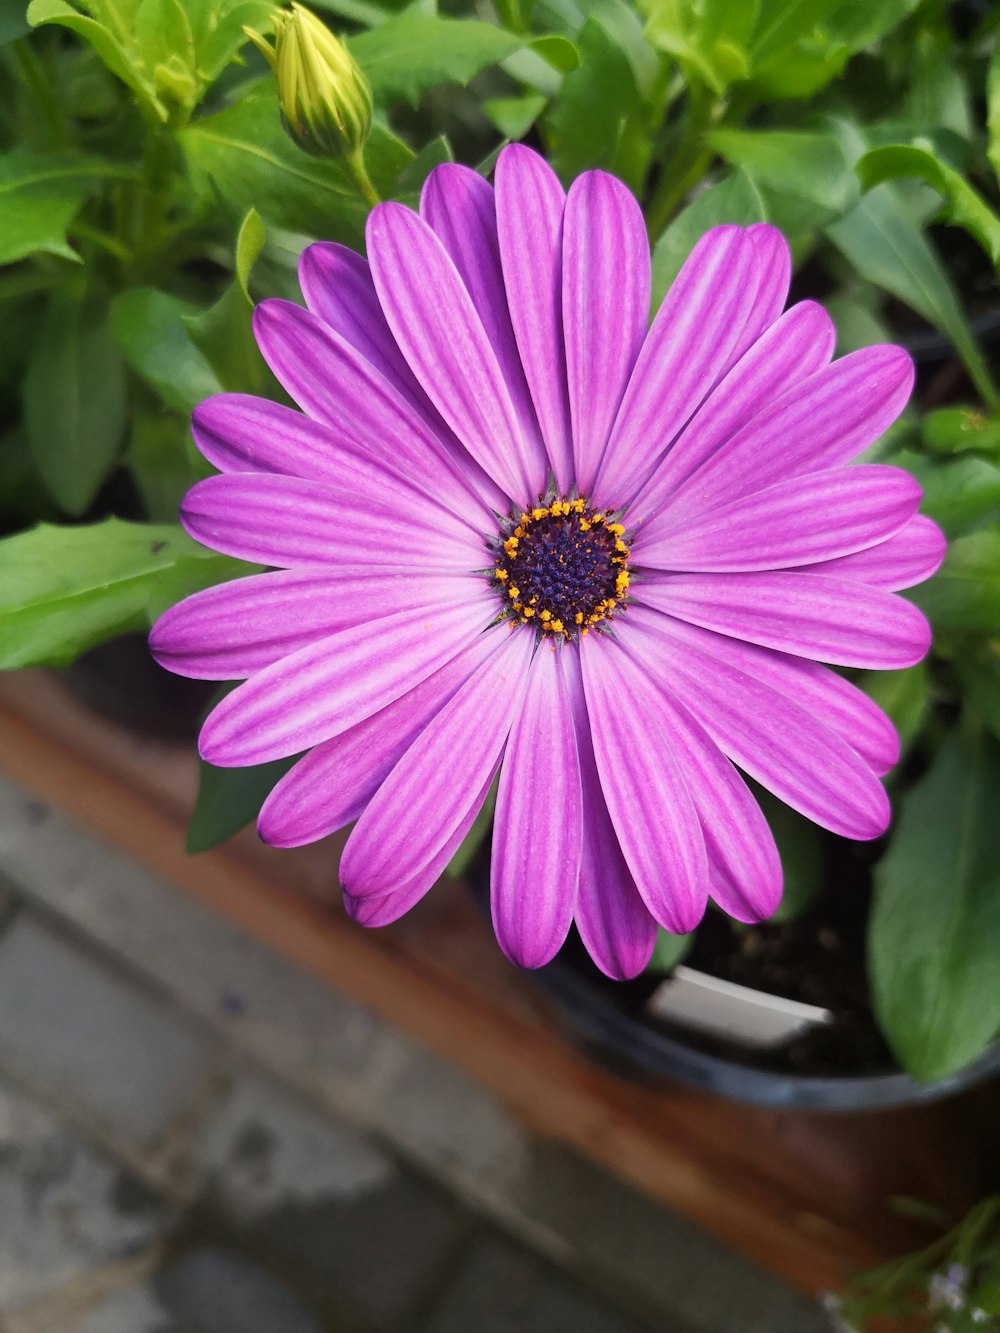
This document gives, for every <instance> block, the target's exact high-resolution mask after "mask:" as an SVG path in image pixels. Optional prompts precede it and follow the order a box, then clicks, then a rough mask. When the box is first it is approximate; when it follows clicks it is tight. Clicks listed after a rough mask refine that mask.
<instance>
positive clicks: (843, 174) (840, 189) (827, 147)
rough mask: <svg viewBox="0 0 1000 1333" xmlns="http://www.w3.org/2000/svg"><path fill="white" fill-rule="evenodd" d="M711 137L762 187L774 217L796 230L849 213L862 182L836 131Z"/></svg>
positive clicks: (716, 133) (735, 132) (739, 133)
mask: <svg viewBox="0 0 1000 1333" xmlns="http://www.w3.org/2000/svg"><path fill="white" fill-rule="evenodd" d="M708 142H709V143H710V144H711V146H712V147H713V148H714V149H715V150H716V152H718V153H720V154H721V156H722V157H724V158H725V160H726V161H727V162H728V163H730V165H731V166H734V167H739V168H741V169H742V170H743V171H745V172H746V174H747V175H748V176H749V177H750V179H751V180H752V181H753V182H754V184H755V185H756V186H757V187H758V188H759V189H760V190H761V191H762V192H764V191H766V192H767V193H766V196H765V198H766V202H767V204H768V210H769V213H770V215H771V217H772V220H773V221H775V222H776V223H777V224H778V225H779V226H781V227H782V229H783V230H784V231H786V232H789V233H792V234H795V233H798V232H802V231H809V230H811V229H812V228H814V227H818V226H822V225H823V224H825V223H827V222H830V221H832V220H833V219H834V218H838V217H840V216H842V214H844V213H845V212H846V211H847V209H848V208H850V207H851V205H852V204H853V203H854V202H855V200H856V199H857V197H858V183H857V179H856V178H855V176H854V173H853V172H852V171H851V169H850V166H849V164H848V162H847V159H846V158H845V157H844V152H843V149H842V148H841V146H840V144H839V142H838V141H837V139H836V137H835V136H834V135H832V134H821V133H809V132H806V131H804V130H716V131H714V133H712V134H710V135H709V136H708Z"/></svg>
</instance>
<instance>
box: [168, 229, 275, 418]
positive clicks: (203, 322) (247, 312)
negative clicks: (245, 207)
mask: <svg viewBox="0 0 1000 1333" xmlns="http://www.w3.org/2000/svg"><path fill="white" fill-rule="evenodd" d="M264 240H265V233H264V225H263V223H262V222H261V220H260V218H259V216H258V215H257V212H256V210H255V209H251V210H250V212H249V213H248V214H247V215H246V217H245V218H244V220H243V225H242V226H241V227H240V230H239V235H238V236H237V239H236V255H235V270H236V275H235V277H234V279H233V281H232V283H231V284H230V285H229V287H228V288H227V289H226V290H225V291H224V292H223V294H222V295H221V296H220V297H219V299H218V300H217V301H216V302H215V303H214V305H212V306H210V307H209V309H208V310H205V311H203V312H202V313H200V314H197V315H191V314H187V315H183V316H182V317H181V318H182V320H183V323H184V327H185V329H186V330H187V332H188V336H189V337H190V339H191V341H192V342H193V343H194V345H195V347H196V348H197V349H198V351H199V352H201V354H202V355H203V356H204V358H205V360H206V361H207V362H208V364H209V365H210V366H211V368H212V370H213V371H214V372H215V374H216V376H217V377H218V380H219V383H220V384H221V385H222V387H223V388H224V389H229V390H231V391H233V392H242V393H256V394H261V395H264V396H265V397H270V396H271V395H272V394H273V392H274V391H275V390H276V389H277V388H278V386H277V383H276V381H275V379H274V377H273V376H272V374H271V372H270V370H269V369H268V367H267V363H266V362H265V360H264V358H263V357H262V356H261V354H260V349H259V348H258V346H257V342H256V339H255V338H254V336H253V325H252V315H253V302H252V301H251V299H250V293H249V291H248V289H247V281H248V279H249V277H250V270H251V268H252V266H253V264H254V261H255V260H256V259H257V256H258V255H259V254H260V252H261V249H262V248H263V245H264ZM279 392H280V390H279Z"/></svg>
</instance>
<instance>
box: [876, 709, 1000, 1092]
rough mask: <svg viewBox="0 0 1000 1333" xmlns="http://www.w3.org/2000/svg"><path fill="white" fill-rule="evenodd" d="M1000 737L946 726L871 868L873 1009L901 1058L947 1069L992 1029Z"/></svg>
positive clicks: (996, 1024)
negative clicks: (947, 730) (942, 740)
mask: <svg viewBox="0 0 1000 1333" xmlns="http://www.w3.org/2000/svg"><path fill="white" fill-rule="evenodd" d="M998 801H1000V745H998V743H997V741H995V740H994V739H993V737H992V736H990V735H988V734H987V733H986V732H985V731H977V732H974V733H972V734H968V733H967V732H965V731H954V732H952V733H951V734H950V735H949V736H948V738H947V739H946V740H945V743H944V744H943V745H942V747H941V749H940V751H939V752H938V754H937V757H936V758H935V760H934V763H933V765H932V766H931V769H930V771H929V772H928V773H927V775H926V776H925V777H924V778H923V779H922V780H921V782H919V783H918V784H917V786H916V787H914V789H913V790H912V791H911V792H910V793H909V795H908V796H907V797H906V798H905V800H904V802H903V804H902V808H901V811H900V813H899V814H898V815H897V827H896V832H895V836H894V837H893V840H892V844H891V846H890V848H889V850H888V852H887V853H886V855H885V856H884V857H883V858H882V860H881V862H880V863H879V865H878V867H877V869H876V873H875V901H874V907H873V912H872V916H871V921H870V932H869V939H868V960H869V972H870V976H871V983H872V990H873V995H874V1001H875V1010H876V1014H877V1016H878V1019H879V1023H880V1025H881V1027H882V1030H883V1032H884V1033H885V1035H886V1037H887V1038H888V1040H889V1042H890V1044H891V1045H892V1047H893V1050H894V1051H895V1052H896V1054H897V1056H898V1057H899V1059H900V1061H901V1062H902V1063H903V1065H904V1066H905V1067H906V1068H907V1069H908V1070H909V1071H910V1072H911V1073H912V1074H913V1075H914V1077H916V1078H919V1079H935V1078H944V1077H946V1076H947V1075H948V1074H953V1073H955V1072H956V1071H957V1070H959V1069H962V1068H963V1067H964V1066H965V1065H967V1064H968V1063H969V1062H970V1061H972V1060H974V1059H975V1058H976V1056H977V1055H979V1054H980V1053H981V1052H982V1050H983V1049H984V1048H985V1047H986V1045H987V1044H988V1043H989V1042H990V1040H991V1039H992V1038H993V1037H994V1036H995V1035H996V1033H997V1031H998V1030H1000V984H998V973H997V959H998V958H1000V821H998V820H997V817H996V810H997V802H998Z"/></svg>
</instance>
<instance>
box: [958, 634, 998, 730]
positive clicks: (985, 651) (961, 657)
mask: <svg viewBox="0 0 1000 1333" xmlns="http://www.w3.org/2000/svg"><path fill="white" fill-rule="evenodd" d="M952 666H953V667H954V669H955V671H956V672H957V673H958V678H959V680H960V681H961V682H962V688H963V689H964V690H965V693H966V696H967V699H968V706H969V707H971V709H972V710H974V712H975V713H976V714H977V715H978V716H979V717H980V718H982V720H983V722H984V723H985V724H986V726H988V727H989V729H990V731H992V732H993V735H994V736H995V737H996V739H997V740H1000V639H998V638H994V639H986V640H980V641H979V642H974V643H972V644H971V645H968V646H966V648H965V651H964V652H961V653H958V654H956V656H955V658H954V659H953V662H952Z"/></svg>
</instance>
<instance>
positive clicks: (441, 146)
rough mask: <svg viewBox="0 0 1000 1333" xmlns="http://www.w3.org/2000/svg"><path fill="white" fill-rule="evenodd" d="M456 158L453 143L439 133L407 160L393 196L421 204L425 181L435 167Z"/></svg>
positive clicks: (414, 204)
mask: <svg viewBox="0 0 1000 1333" xmlns="http://www.w3.org/2000/svg"><path fill="white" fill-rule="evenodd" d="M454 160H455V155H454V153H453V152H452V151H451V144H450V143H449V142H448V140H447V138H446V137H445V136H444V135H443V134H439V135H438V136H437V138H436V139H432V140H431V141H430V143H427V144H424V146H423V148H421V150H420V152H419V153H418V154H417V155H416V157H415V158H413V160H412V161H410V162H407V164H406V166H405V167H404V168H403V170H402V172H401V173H400V176H399V180H397V181H396V184H395V186H394V187H393V191H392V197H393V198H394V199H399V200H403V201H406V202H410V201H412V204H413V207H414V208H416V207H417V206H418V205H419V200H420V190H421V188H422V186H423V183H424V181H425V180H426V179H427V177H428V176H429V175H430V174H431V172H432V171H433V170H434V168H435V167H439V166H440V165H441V163H442V162H454Z"/></svg>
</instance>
